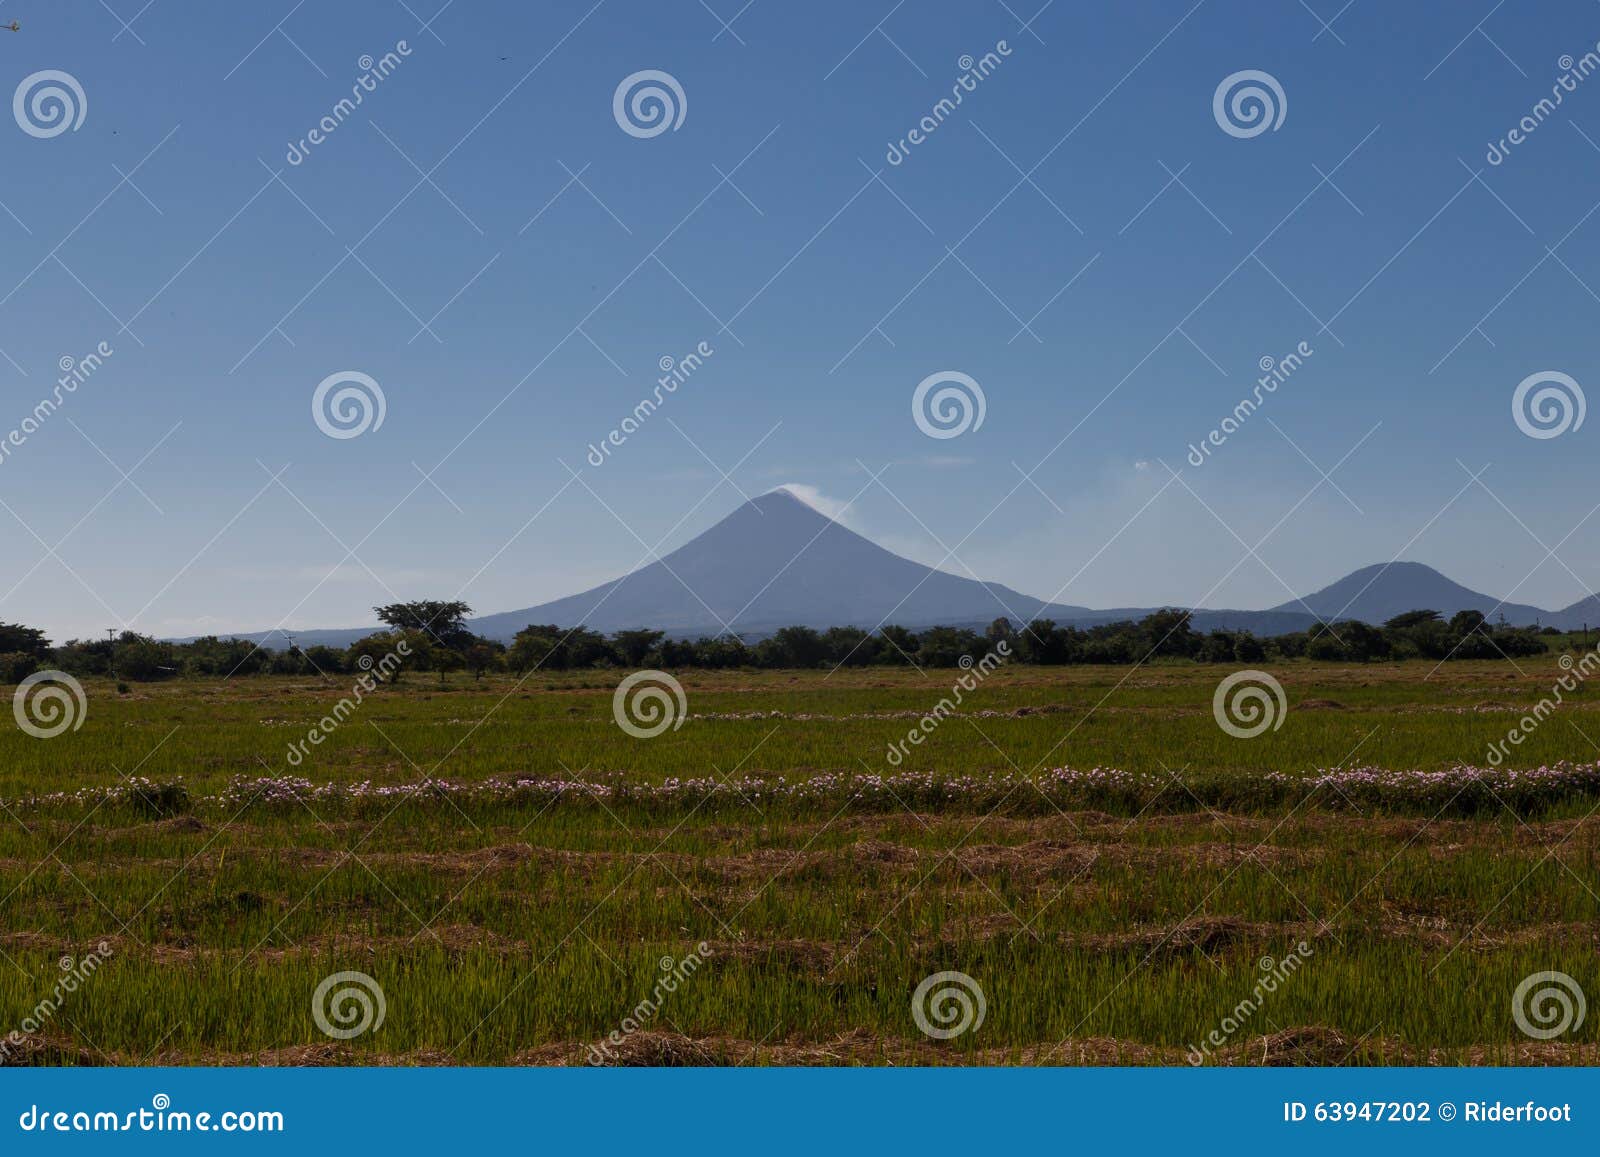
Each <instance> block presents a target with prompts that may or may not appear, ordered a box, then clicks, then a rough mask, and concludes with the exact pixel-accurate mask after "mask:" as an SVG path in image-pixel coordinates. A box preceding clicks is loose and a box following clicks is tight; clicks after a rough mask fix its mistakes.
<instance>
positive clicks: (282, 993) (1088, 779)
mask: <svg viewBox="0 0 1600 1157" xmlns="http://www.w3.org/2000/svg"><path fill="white" fill-rule="evenodd" d="M1518 666H1520V668H1521V670H1520V671H1519V670H1518V669H1517V668H1515V667H1513V666H1512V665H1511V664H1509V663H1449V664H1446V665H1443V666H1441V667H1439V668H1437V670H1435V669H1434V667H1433V665H1432V664H1427V663H1410V664H1394V665H1382V666H1379V665H1372V666H1355V667H1343V666H1318V665H1312V664H1297V665H1295V664H1291V665H1282V666H1278V667H1275V668H1274V670H1273V673H1274V674H1275V675H1276V676H1277V677H1278V679H1279V680H1280V681H1281V682H1282V685H1283V687H1284V689H1285V691H1286V693H1287V699H1288V704H1289V707H1288V711H1287V713H1286V714H1285V716H1284V717H1283V722H1282V726H1281V727H1280V728H1279V729H1277V730H1268V731H1267V732H1265V733H1264V734H1262V735H1260V736H1258V737H1256V738H1252V739H1240V738H1235V737H1233V736H1231V735H1229V734H1227V733H1226V732H1224V730H1223V729H1222V728H1221V727H1219V725H1218V722H1217V720H1216V719H1215V718H1214V716H1213V710H1212V694H1213V691H1214V690H1215V688H1216V687H1217V684H1218V682H1219V681H1220V680H1221V679H1222V678H1223V677H1224V676H1226V675H1228V674H1230V673H1231V669H1228V668H1215V667H1204V666H1193V665H1183V666H1176V665H1175V666H1154V667H1145V668H1140V669H1137V670H1133V671H1131V672H1130V671H1129V670H1128V669H1122V668H1057V669H1045V668H1036V667H1035V668H1023V667H1012V668H1002V669H1000V670H998V671H996V672H995V673H994V674H992V675H991V676H989V678H988V679H987V680H986V681H984V682H983V683H982V685H981V687H979V688H978V689H977V690H976V691H974V692H971V693H968V694H967V695H966V697H965V701H964V702H963V703H962V704H961V706H960V708H959V713H958V714H957V715H955V716H953V717H950V718H946V719H943V720H942V721H941V722H939V723H938V725H937V726H936V727H935V728H934V729H933V730H932V733H931V734H930V735H928V737H927V738H926V740H925V741H924V742H922V743H921V744H920V745H915V746H911V747H910V748H909V753H908V754H907V756H906V757H905V758H904V760H903V762H902V763H901V764H900V765H899V766H891V765H890V763H889V762H888V761H887V760H886V752H887V751H888V750H889V746H890V744H891V743H892V742H893V741H895V740H897V739H900V738H902V737H904V736H905V734H906V732H907V729H908V727H911V726H913V725H915V723H916V721H917V719H918V718H919V717H920V716H921V715H922V714H923V713H924V712H927V711H929V710H930V709H932V708H933V706H934V704H935V703H937V702H938V701H939V700H940V698H941V697H943V696H945V695H947V694H948V693H949V690H950V687H951V684H952V683H953V682H954V680H955V679H956V678H958V677H959V676H960V674H961V673H960V672H959V671H929V672H927V674H926V676H923V675H921V674H919V673H917V672H915V671H900V670H877V669H871V670H855V671H841V672H839V673H838V674H836V675H833V676H831V677H827V676H826V673H825V672H820V671H819V672H759V673H757V672H720V673H707V672H691V673H685V674H683V675H682V676H681V679H682V684H683V687H684V689H685V692H686V696H687V702H688V711H689V716H688V717H687V718H686V719H685V720H684V721H683V723H682V726H681V727H679V728H677V729H675V730H668V731H666V732H665V733H664V734H661V735H659V736H656V737H654V738H649V739H641V738H635V737H633V736H630V735H628V734H626V733H625V732H624V731H623V730H622V729H621V728H620V727H619V726H618V725H617V723H616V722H615V720H614V719H613V715H612V692H613V690H614V689H615V687H616V685H617V682H618V681H619V680H620V678H621V677H622V675H623V674H625V672H615V673H607V672H594V671H590V672H581V673H572V674H562V675H551V676H545V675H542V674H541V675H539V676H536V677H534V678H533V679H531V680H529V681H527V682H525V683H522V684H520V685H519V684H517V683H516V682H515V681H514V680H511V679H506V678H501V679H486V680H484V681H483V682H481V683H474V682H472V681H470V680H469V679H467V678H466V677H465V676H455V677H453V681H452V682H451V683H449V684H448V685H445V686H440V685H438V684H437V683H436V682H435V681H434V680H433V679H432V677H421V676H415V675H413V676H408V677H407V678H406V680H405V681H404V682H403V683H401V684H400V685H398V686H393V687H386V688H383V689H381V690H380V691H378V692H377V693H376V694H375V695H373V696H371V697H369V698H368V699H367V700H366V702H365V703H363V704H362V705H361V706H360V707H359V708H358V709H357V710H356V711H355V712H354V713H353V714H352V715H351V716H350V717H349V718H348V719H347V720H346V721H344V722H343V724H342V726H339V727H337V728H336V729H333V730H332V732H331V734H330V735H329V737H328V739H327V740H326V742H324V743H322V744H321V745H319V746H316V747H314V748H312V749H311V752H310V755H309V756H308V757H307V758H305V759H304V760H303V761H302V762H301V763H300V765H299V766H293V765H291V764H290V763H289V762H288V760H287V752H288V750H289V747H290V745H291V744H292V743H293V742H294V741H296V740H298V739H301V738H303V737H304V736H305V734H306V732H307V730H308V729H309V728H311V727H312V726H313V725H315V724H316V723H317V721H318V719H319V718H320V717H322V716H323V715H324V713H326V712H328V711H330V710H331V709H332V706H333V704H334V703H336V702H337V701H338V700H339V699H340V697H341V696H344V695H347V694H348V693H349V686H348V682H349V680H348V678H340V679H336V680H331V681H328V682H320V681H296V680H284V679H276V678H255V679H247V680H236V681H232V682H223V681H216V682H174V683H166V684H154V685H137V686H135V687H134V688H133V690H132V691H131V692H130V693H126V694H119V693H118V692H117V690H116V688H115V686H114V685H112V684H110V683H89V684H87V685H86V687H85V690H86V692H87V712H86V715H85V718H84V721H83V725H82V727H81V728H80V729H79V730H76V731H68V732H67V733H66V734H63V735H60V736H58V737H56V738H52V739H36V738H32V737H30V736H28V735H26V734H24V733H23V732H22V731H20V730H18V729H15V728H7V729H6V730H5V731H4V732H3V733H0V800H3V801H4V804H5V809H4V813H3V814H0V897H3V899H0V1034H4V1033H6V1032H8V1031H10V1030H11V1029H12V1028H13V1027H15V1026H22V1025H24V1023H25V1022H29V1021H31V1022H33V1023H32V1027H33V1029H34V1030H35V1031H31V1032H29V1033H25V1034H20V1035H19V1037H18V1038H17V1039H18V1040H19V1041H20V1043H16V1044H14V1045H13V1046H12V1047H11V1048H10V1050H9V1052H8V1053H7V1054H6V1059H7V1061H8V1062H9V1063H46V1064H63V1063H64V1064H105V1063H119V1064H120V1063H140V1062H146V1063H163V1064H193V1063H202V1064H205V1063H225V1062H239V1063H307V1062H310V1063H347V1064H371V1063H391V1064H408V1063H425V1064H431V1063H464V1064H506V1063H547V1064H561V1063H569V1064H581V1063H584V1062H585V1060H586V1059H590V1058H592V1057H594V1056H596V1055H597V1054H595V1053H593V1052H591V1046H592V1045H595V1044H597V1043H598V1042H602V1041H606V1040H608V1039H609V1040H610V1042H611V1043H610V1053H609V1055H608V1056H607V1058H606V1059H608V1060H609V1061H611V1062H613V1063H727V1064H739V1063H757V1064H762V1063H823V1064H832V1063H868V1064H879V1063H896V1064H904V1063H914V1064H944V1063H1031V1064H1038V1063H1056V1064H1081V1063H1126V1064H1147V1063H1156V1064H1183V1063H1186V1061H1188V1060H1191V1059H1195V1054H1194V1053H1193V1052H1192V1046H1196V1045H1204V1046H1205V1047H1204V1049H1203V1052H1204V1054H1205V1057H1206V1061H1207V1063H1223V1064H1261V1063H1272V1064H1296V1063H1300V1064H1336V1063H1344V1062H1348V1063H1398V1062H1417V1063H1511V1062H1523V1063H1526V1062H1535V1063H1589V1064H1593V1063H1596V1061H1597V1060H1600V1048H1597V1046H1596V1041H1597V1039H1600V1038H1597V1033H1596V1021H1600V1016H1597V1017H1593V1018H1589V1019H1587V1020H1585V1021H1584V1022H1583V1023H1582V1024H1581V1025H1576V1024H1575V1025H1573V1026H1571V1027H1570V1028H1569V1030H1568V1031H1565V1032H1562V1033H1560V1034H1559V1035H1556V1036H1554V1037H1552V1038H1551V1039H1548V1040H1540V1039H1535V1038H1533V1037H1530V1036H1529V1035H1527V1034H1526V1033H1524V1032H1523V1031H1521V1029H1519V1027H1518V1022H1517V1018H1516V1017H1514V1016H1513V993H1514V992H1515V991H1516V990H1517V988H1518V986H1519V983H1521V982H1522V981H1523V979H1524V978H1526V977H1529V976H1530V975H1532V974H1535V973H1540V972H1547V971H1559V972H1562V973H1566V974H1569V975H1570V976H1571V977H1572V978H1574V979H1575V980H1576V981H1577V982H1579V983H1580V984H1582V985H1584V986H1586V987H1588V988H1589V989H1590V990H1591V991H1593V992H1600V973H1597V969H1596V967H1595V965H1596V961H1597V959H1600V957H1597V955H1596V949H1597V946H1600V895H1597V893H1600V874H1597V870H1596V868H1597V864H1596V861H1597V855H1600V836H1597V832H1600V824H1597V822H1596V821H1594V820H1592V819H1590V814H1591V811H1592V809H1594V808H1595V807H1596V805H1600V773H1597V772H1594V771H1592V770H1590V769H1587V768H1585V767H1583V766H1581V765H1588V764H1593V763H1595V762H1596V760H1600V748H1597V747H1596V746H1595V744H1594V743H1593V742H1591V740H1590V738H1589V737H1590V736H1593V737H1595V739H1597V740H1600V692H1597V691H1591V690H1590V689H1589V688H1587V687H1586V686H1580V687H1579V689H1578V690H1577V692H1576V693H1570V694H1566V695H1565V702H1564V703H1563V704H1562V706H1561V707H1560V708H1559V709H1558V710H1557V711H1556V712H1555V713H1553V714H1552V715H1550V717H1549V718H1547V719H1544V720H1543V721H1542V722H1540V723H1538V725H1537V726H1535V727H1533V728H1531V729H1526V730H1528V731H1529V734H1528V736H1527V738H1526V740H1525V742H1523V743H1522V744H1521V745H1520V746H1517V747H1515V748H1513V749H1512V756H1511V758H1509V759H1507V760H1506V761H1505V765H1504V767H1502V768H1500V769H1497V770H1495V771H1494V772H1493V774H1492V775H1490V776H1488V777H1478V778H1475V779H1472V778H1470V777H1466V778H1464V777H1462V774H1461V773H1460V772H1453V773H1452V769H1459V768H1461V767H1462V766H1469V767H1478V768H1483V767H1485V765H1486V759H1485V753H1486V751H1487V750H1488V748H1489V745H1490V744H1491V743H1492V742H1494V741H1496V740H1501V739H1503V738H1504V737H1505V736H1506V734H1507V732H1508V731H1509V730H1510V729H1511V728H1513V727H1515V726H1517V724H1518V721H1519V720H1520V719H1521V718H1522V717H1523V715H1524V713H1525V711H1526V710H1527V709H1528V708H1529V707H1530V706H1531V705H1532V704H1533V703H1535V702H1537V701H1538V700H1539V699H1540V698H1541V697H1543V696H1546V695H1548V694H1549V692H1550V688H1551V685H1552V684H1553V683H1554V682H1555V680H1556V679H1557V678H1559V677H1560V675H1561V674H1562V669H1561V668H1560V667H1558V666H1557V663H1556V659H1555V656H1554V655H1551V656H1546V657H1542V658H1540V659H1536V660H1519V663H1518ZM1563 761H1565V762H1569V763H1572V764H1577V765H1580V766H1578V767H1574V768H1569V769H1564V770H1561V771H1559V772H1557V773H1553V774H1552V775H1549V776H1547V777H1545V778H1540V777H1538V776H1534V777H1527V776H1516V775H1513V774H1511V771H1510V770H1509V769H1533V768H1538V767H1540V766H1541V765H1553V764H1557V763H1561V762H1563ZM1059 768H1071V769H1077V770H1079V771H1082V772H1091V771H1092V769H1095V768H1100V769H1115V771H1116V772H1118V773H1122V774H1117V775H1113V774H1110V773H1108V772H1104V771H1102V772H1100V773H1096V774H1088V775H1083V776H1069V775H1066V774H1054V773H1055V771H1056V769H1059ZM1335 768H1339V769H1344V771H1343V773H1342V778H1341V777H1335V778H1334V779H1333V780H1332V781H1331V782H1323V783H1321V784H1318V783H1316V782H1314V780H1313V779H1312V778H1310V777H1311V776H1312V775H1313V773H1315V772H1316V771H1317V770H1318V769H1335ZM1355 768H1368V769H1376V770H1377V771H1381V772H1394V773H1404V774H1400V775H1396V776H1389V777H1385V776H1382V775H1364V774H1360V773H1357V774H1353V775H1352V774H1350V771H1351V769H1355ZM1412 773H1446V774H1441V775H1436V776H1433V777H1428V776H1425V775H1420V774H1412ZM129 777H134V778H133V780H130V778H129ZM883 777H891V778H888V779H885V778H883ZM291 778H293V779H298V780H304V781H307V782H305V783H294V782H290V779H291ZM424 781H432V782H431V783H430V784H429V785H427V786H422V787H420V788H418V789H417V790H412V791H393V790H386V789H394V788H401V787H405V786H406V785H412V786H416V785H421V784H424ZM130 784H134V785H136V787H135V786H130ZM588 784H593V785H598V786H599V788H600V789H601V790H589V789H588V788H587V787H586V786H585V785H588ZM330 785H331V787H330ZM486 785H487V786H486ZM102 946H103V947H102ZM702 946H703V947H702ZM91 956H92V957H93V958H95V959H96V960H97V964H98V966H97V967H96V968H95V969H94V970H93V973H92V975H89V976H86V977H83V978H82V980H81V983H77V984H75V985H74V989H75V990H74V991H71V992H69V993H66V994H65V995H62V996H60V999H59V1000H58V1001H55V1002H54V1006H53V1007H51V1008H50V1009H49V1010H48V1012H47V1013H41V1010H40V1002H41V1000H43V999H45V998H47V997H50V996H51V994H52V992H53V990H55V989H56V988H57V985H58V980H59V979H60V978H62V977H63V976H66V975H69V974H75V973H76V972H81V971H82V962H83V961H84V960H86V959H89V958H90V957H91ZM64 957H71V958H72V961H71V962H66V961H63V959H62V958H64ZM945 971H951V972H960V973H963V974H965V975H966V977H969V978H970V981H971V984H972V985H973V986H974V987H975V988H976V989H978V990H981V992H982V997H983V1009H984V1012H983V1017H982V1020H981V1023H973V1024H971V1025H969V1026H968V1028H967V1029H966V1031H963V1032H961V1033H960V1034H959V1035H956V1036H954V1037H952V1038H950V1039H937V1038H935V1037H933V1036H930V1035H928V1034H927V1033H925V1032H924V1031H921V1030H920V1029H919V1026H918V1023H917V1020H916V1018H914V1016H913V993H914V991H915V990H916V989H917V988H918V985H919V984H920V983H921V982H922V981H923V980H924V979H925V978H927V977H929V976H931V975H932V974H935V973H939V972H945ZM339 972H360V973H364V974H366V976H368V977H370V978H371V981H372V983H373V984H375V985H376V986H377V987H378V988H381V991H382V996H383V1008H384V1015H383V1019H382V1021H381V1024H378V1023H373V1024H370V1025H369V1026H368V1027H367V1028H366V1029H365V1031H362V1032H361V1033H360V1034H359V1035H355V1036H352V1037H350V1038H349V1039H340V1038H338V1037H330V1036H329V1035H328V1034H327V1033H326V1032H325V1031H323V1029H322V1028H319V1025H318V1021H317V1017H316V1016H314V1015H313V1004H314V1000H313V996H314V993H315V992H316V990H317V989H318V986H319V983H320V982H322V981H323V980H324V978H326V977H329V976H330V975H332V974H334V973H339ZM1269 977H1270V978H1272V980H1273V984H1272V985H1271V986H1270V988H1271V991H1268V992H1266V993H1265V994H1264V995H1263V994H1262V991H1261V986H1262V984H1263V982H1264V980H1265V978H1269ZM664 979H670V980H671V981H672V984H671V985H670V988H671V991H664V990H663V988H661V987H660V983H661V982H662V981H663V980H664ZM940 987H942V986H940ZM964 991H966V990H964ZM641 1002H643V1003H641ZM1241 1002H1243V1003H1241ZM354 1011H356V1009H355V1007H354V1006H352V1005H350V1004H349V1003H346V1004H344V1005H342V1006H341V1007H340V1008H339V1009H337V1010H335V1016H334V1018H333V1019H334V1024H335V1027H336V1028H337V1027H339V1025H341V1024H343V1023H345V1022H343V1021H340V1020H339V1019H338V1014H339V1013H350V1012H354ZM955 1011H957V1007H956V1006H955V1005H952V1004H948V1003H946V1004H943V1005H940V1006H939V1008H937V1009H935V1010H934V1012H933V1014H932V1015H933V1021H934V1024H935V1027H938V1026H939V1025H941V1024H943V1023H945V1022H944V1021H942V1020H940V1019H939V1016H940V1014H941V1013H954V1012H955ZM373 1019H375V1018H373ZM971 1019H973V1020H974V1021H975V1020H976V1017H973V1018H971ZM625 1022H626V1023H625ZM634 1030H637V1031H634ZM613 1033H616V1034H617V1035H616V1037H612V1036H611V1034H613ZM1213 1033H1215V1034H1217V1035H1216V1036H1212V1035H1211V1034H1213Z"/></svg>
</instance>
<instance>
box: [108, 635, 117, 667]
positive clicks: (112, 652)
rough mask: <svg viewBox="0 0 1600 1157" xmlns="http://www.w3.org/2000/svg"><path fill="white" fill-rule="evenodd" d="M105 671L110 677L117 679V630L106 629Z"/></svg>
mask: <svg viewBox="0 0 1600 1157" xmlns="http://www.w3.org/2000/svg"><path fill="white" fill-rule="evenodd" d="M106 670H107V672H108V673H109V674H110V676H111V677H112V678H113V679H115V678H116V677H117V628H115V627H107V628H106Z"/></svg>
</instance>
